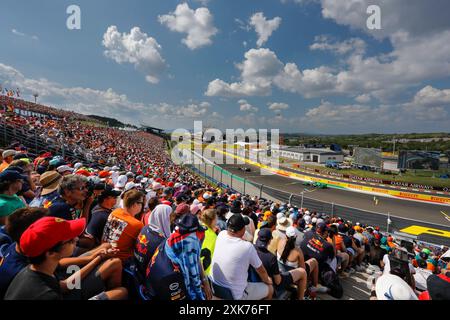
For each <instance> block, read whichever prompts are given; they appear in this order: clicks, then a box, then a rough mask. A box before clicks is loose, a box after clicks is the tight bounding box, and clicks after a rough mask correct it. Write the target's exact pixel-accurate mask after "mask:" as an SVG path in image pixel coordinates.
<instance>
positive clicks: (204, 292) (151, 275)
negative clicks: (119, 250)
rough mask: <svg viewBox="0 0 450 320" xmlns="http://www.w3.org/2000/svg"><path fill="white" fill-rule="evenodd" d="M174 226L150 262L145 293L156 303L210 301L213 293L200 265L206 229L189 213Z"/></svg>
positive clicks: (178, 219) (177, 220)
mask: <svg viewBox="0 0 450 320" xmlns="http://www.w3.org/2000/svg"><path fill="white" fill-rule="evenodd" d="M175 225H176V228H175V230H174V232H173V233H172V234H171V235H170V237H169V238H168V239H167V240H166V241H164V242H163V243H161V245H160V246H159V247H158V250H157V252H156V253H155V254H154V256H153V258H152V259H151V262H150V264H149V266H148V272H147V277H146V281H145V283H146V284H145V287H146V292H149V293H151V294H152V298H153V299H155V300H172V301H174V300H184V299H188V300H206V299H207V300H210V299H211V298H212V293H211V291H210V288H209V283H208V280H207V279H206V277H205V275H204V272H203V268H202V264H201V262H200V252H201V245H202V241H203V239H204V236H205V229H204V228H203V227H202V226H201V224H200V222H199V221H198V219H197V217H196V216H193V215H192V214H190V213H188V214H185V215H183V216H181V217H179V218H177V219H176V221H175ZM176 270H178V271H176Z"/></svg>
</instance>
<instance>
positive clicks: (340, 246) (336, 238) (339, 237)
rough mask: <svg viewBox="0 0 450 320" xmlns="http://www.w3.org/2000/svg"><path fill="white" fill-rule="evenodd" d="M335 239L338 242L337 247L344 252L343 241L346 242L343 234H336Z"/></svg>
mask: <svg viewBox="0 0 450 320" xmlns="http://www.w3.org/2000/svg"><path fill="white" fill-rule="evenodd" d="M334 241H335V242H336V249H337V250H339V251H341V252H343V251H344V250H342V243H343V242H344V239H343V238H342V236H341V235H337V236H334Z"/></svg>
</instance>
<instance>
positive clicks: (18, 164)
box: [7, 159, 36, 203]
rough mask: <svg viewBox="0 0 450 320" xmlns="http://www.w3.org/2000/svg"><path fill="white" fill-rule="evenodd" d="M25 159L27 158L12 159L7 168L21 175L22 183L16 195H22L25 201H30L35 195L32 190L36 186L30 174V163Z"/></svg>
mask: <svg viewBox="0 0 450 320" xmlns="http://www.w3.org/2000/svg"><path fill="white" fill-rule="evenodd" d="M27 160H28V159H23V160H14V161H13V162H11V165H10V166H9V167H8V168H7V170H15V171H17V172H19V173H20V174H21V175H22V177H23V185H22V189H21V190H20V191H19V193H18V195H19V196H22V197H23V198H24V200H25V202H26V203H30V202H31V200H33V199H34V197H35V193H34V191H35V190H36V186H35V184H34V182H33V179H32V176H31V174H32V165H31V164H30V163H29V161H27Z"/></svg>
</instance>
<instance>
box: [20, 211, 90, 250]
mask: <svg viewBox="0 0 450 320" xmlns="http://www.w3.org/2000/svg"><path fill="white" fill-rule="evenodd" d="M85 227H86V219H84V218H83V219H77V220H72V221H67V220H64V219H61V218H55V217H45V218H42V219H39V220H38V221H36V222H35V223H33V224H32V225H31V226H29V227H28V229H27V230H25V232H24V233H23V234H22V236H21V237H20V249H21V250H22V253H23V254H24V255H25V256H27V257H30V258H34V257H38V256H40V255H41V254H43V253H45V252H47V251H48V250H49V249H51V248H53V247H54V246H55V245H57V244H58V243H60V242H64V241H68V240H71V239H73V238H76V237H78V236H79V235H80V234H81V233H83V231H84V229H85Z"/></svg>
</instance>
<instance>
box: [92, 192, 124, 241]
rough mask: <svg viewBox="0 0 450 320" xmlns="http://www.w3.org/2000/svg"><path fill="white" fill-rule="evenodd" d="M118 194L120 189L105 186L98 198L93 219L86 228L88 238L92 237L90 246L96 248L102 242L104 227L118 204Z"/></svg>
mask: <svg viewBox="0 0 450 320" xmlns="http://www.w3.org/2000/svg"><path fill="white" fill-rule="evenodd" d="M118 196H120V192H119V191H116V190H114V189H112V187H110V186H105V188H104V190H103V191H102V193H101V194H100V196H99V197H98V198H97V201H98V204H97V205H96V206H95V207H94V208H93V209H92V212H91V219H90V220H89V223H88V225H87V228H86V236H87V238H88V239H91V244H90V245H88V247H90V248H94V247H95V246H98V245H100V244H101V241H102V236H103V229H104V228H105V224H106V221H107V220H108V217H109V215H110V214H111V212H112V210H113V208H114V206H115V205H116V202H117V197H118Z"/></svg>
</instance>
